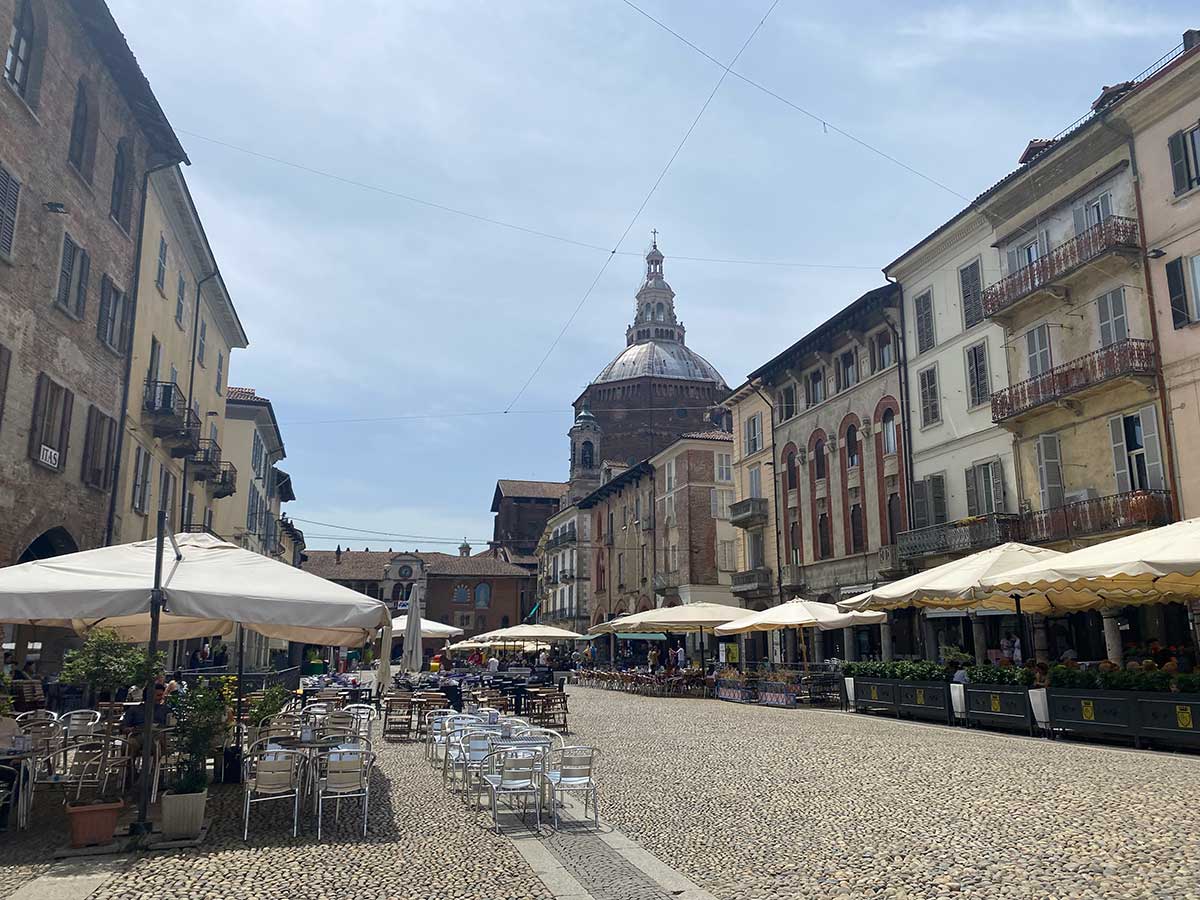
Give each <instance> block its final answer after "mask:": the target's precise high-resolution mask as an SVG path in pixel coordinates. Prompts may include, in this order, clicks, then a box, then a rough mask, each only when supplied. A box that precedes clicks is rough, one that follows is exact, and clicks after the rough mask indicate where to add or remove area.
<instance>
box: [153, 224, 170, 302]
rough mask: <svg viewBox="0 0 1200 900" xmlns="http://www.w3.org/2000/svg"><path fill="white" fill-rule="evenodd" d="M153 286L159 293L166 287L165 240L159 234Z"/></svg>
mask: <svg viewBox="0 0 1200 900" xmlns="http://www.w3.org/2000/svg"><path fill="white" fill-rule="evenodd" d="M154 285H155V287H157V288H158V289H159V290H160V291H162V290H165V289H166V286H167V239H166V238H165V237H164V236H163V235H161V234H160V235H159V236H158V268H157V269H156V270H155V272H154Z"/></svg>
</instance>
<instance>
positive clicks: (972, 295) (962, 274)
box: [958, 260, 983, 328]
mask: <svg viewBox="0 0 1200 900" xmlns="http://www.w3.org/2000/svg"><path fill="white" fill-rule="evenodd" d="M958 287H959V291H960V292H961V294H962V308H963V325H964V326H965V327H966V328H970V327H971V326H972V325H978V324H979V323H980V322H982V321H983V277H982V275H981V270H980V267H979V260H975V261H974V262H972V263H970V264H969V265H965V266H963V267H962V268H961V269H959V270H958Z"/></svg>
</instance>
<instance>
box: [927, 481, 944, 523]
mask: <svg viewBox="0 0 1200 900" xmlns="http://www.w3.org/2000/svg"><path fill="white" fill-rule="evenodd" d="M926 481H927V482H929V506H930V512H931V513H932V518H933V524H934V525H941V524H942V523H943V522H945V521H946V476H944V475H941V474H938V475H930V476H929V477H928V478H927V479H926Z"/></svg>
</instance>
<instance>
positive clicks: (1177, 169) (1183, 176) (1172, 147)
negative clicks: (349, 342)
mask: <svg viewBox="0 0 1200 900" xmlns="http://www.w3.org/2000/svg"><path fill="white" fill-rule="evenodd" d="M1167 150H1168V151H1169V152H1170V154H1171V177H1172V179H1173V180H1174V182H1175V196H1179V195H1180V194H1182V193H1183V192H1184V191H1186V190H1187V189H1188V188H1189V187H1190V185H1189V184H1188V164H1187V149H1186V147H1185V145H1184V142H1183V132H1182V131H1177V132H1175V133H1174V134H1173V135H1171V136H1170V137H1169V138H1167ZM0 246H2V245H0Z"/></svg>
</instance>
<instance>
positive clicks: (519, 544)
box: [492, 478, 567, 568]
mask: <svg viewBox="0 0 1200 900" xmlns="http://www.w3.org/2000/svg"><path fill="white" fill-rule="evenodd" d="M566 487H567V486H566V485H565V484H564V483H563V482H561V481H518V480H514V479H508V478H502V479H500V480H499V481H497V482H496V491H495V493H494V494H493V495H492V512H493V513H495V514H496V518H495V520H494V522H493V524H492V546H493V547H498V548H503V550H504V551H506V552H507V553H508V554H509V555H510V562H513V563H522V562H525V559H524V558H528V561H529V565H528V567H529V568H533V566H534V565H535V562H536V561H535V560H534V552H535V551H536V550H537V545H538V540H539V539H540V538H541V536H542V532H543V531H545V529H546V520H547V519H549V518H550V517H551V516H552V515H554V514H555V513H556V512H558V502H559V498H560V497H561V496H562V494H563V491H564V490H566Z"/></svg>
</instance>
